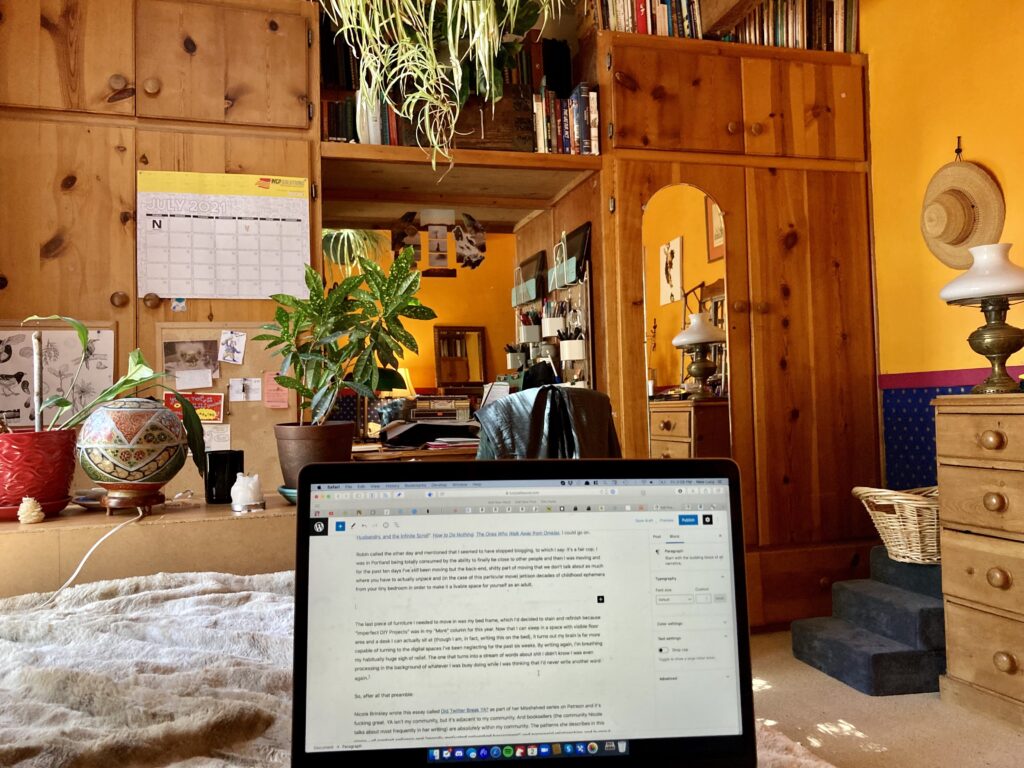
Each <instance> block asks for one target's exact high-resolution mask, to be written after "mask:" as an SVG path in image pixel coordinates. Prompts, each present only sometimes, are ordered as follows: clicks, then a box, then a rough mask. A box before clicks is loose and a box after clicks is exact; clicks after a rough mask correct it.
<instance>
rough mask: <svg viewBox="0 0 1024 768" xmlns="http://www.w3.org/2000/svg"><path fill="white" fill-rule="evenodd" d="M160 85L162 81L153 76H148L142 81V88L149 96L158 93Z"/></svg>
mask: <svg viewBox="0 0 1024 768" xmlns="http://www.w3.org/2000/svg"><path fill="white" fill-rule="evenodd" d="M161 86H162V83H161V82H160V81H159V80H157V79H156V78H155V77H150V78H147V79H146V80H145V81H143V83H142V90H144V91H145V92H146V94H147V95H149V96H156V95H157V94H158V93H160V88H161Z"/></svg>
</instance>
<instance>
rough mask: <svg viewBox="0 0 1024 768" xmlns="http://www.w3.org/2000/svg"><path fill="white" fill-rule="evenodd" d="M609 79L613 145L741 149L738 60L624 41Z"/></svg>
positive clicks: (616, 52)
mask: <svg viewBox="0 0 1024 768" xmlns="http://www.w3.org/2000/svg"><path fill="white" fill-rule="evenodd" d="M611 78H612V79H611V85H612V109H613V114H612V121H613V124H614V128H613V130H612V142H611V143H612V146H613V147H614V148H616V149H668V150H696V151H709V152H735V153H742V152H743V125H742V120H743V107H742V103H741V96H740V60H739V59H738V58H734V57H731V56H719V55H714V56H707V55H700V54H696V53H690V52H682V51H679V50H676V49H663V48H658V47H656V46H650V45H647V44H646V43H645V44H643V45H628V44H622V45H616V46H615V47H614V48H613V50H612V60H611Z"/></svg>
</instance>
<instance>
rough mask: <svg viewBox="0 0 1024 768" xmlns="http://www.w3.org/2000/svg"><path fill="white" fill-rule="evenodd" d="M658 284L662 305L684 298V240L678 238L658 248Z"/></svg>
mask: <svg viewBox="0 0 1024 768" xmlns="http://www.w3.org/2000/svg"><path fill="white" fill-rule="evenodd" d="M658 265H659V266H660V267H661V269H660V270H659V272H658V283H659V284H660V285H661V305H662V306H665V305H666V304H671V303H672V302H674V301H679V299H680V298H682V296H683V238H682V237H676V238H673V239H672V240H669V241H668V242H667V243H665V244H664V245H662V246H661V247H659V248H658Z"/></svg>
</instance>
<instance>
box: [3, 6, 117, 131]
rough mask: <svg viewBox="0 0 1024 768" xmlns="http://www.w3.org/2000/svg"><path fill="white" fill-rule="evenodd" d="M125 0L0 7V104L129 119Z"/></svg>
mask: <svg viewBox="0 0 1024 768" xmlns="http://www.w3.org/2000/svg"><path fill="white" fill-rule="evenodd" d="M132 7H133V0H61V1H60V2H57V1H56V0H13V1H12V2H5V3H3V4H2V5H0V104H10V105H17V106H25V107H48V108H52V109H66V110H75V111H81V112H106V113H117V114H131V113H132V112H133V111H134V109H135V65H134V61H133V55H134V54H133V39H132Z"/></svg>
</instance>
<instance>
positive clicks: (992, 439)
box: [981, 429, 1006, 451]
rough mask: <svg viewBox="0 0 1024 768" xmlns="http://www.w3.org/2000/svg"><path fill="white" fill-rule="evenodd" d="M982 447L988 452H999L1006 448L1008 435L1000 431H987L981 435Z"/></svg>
mask: <svg viewBox="0 0 1024 768" xmlns="http://www.w3.org/2000/svg"><path fill="white" fill-rule="evenodd" d="M981 447H982V448H984V449H986V450H988V451H998V450H1001V449H1002V448H1005V447H1006V435H1005V434H1003V433H1002V432H1000V431H999V430H998V429H986V430H985V431H984V432H982V433H981Z"/></svg>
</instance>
